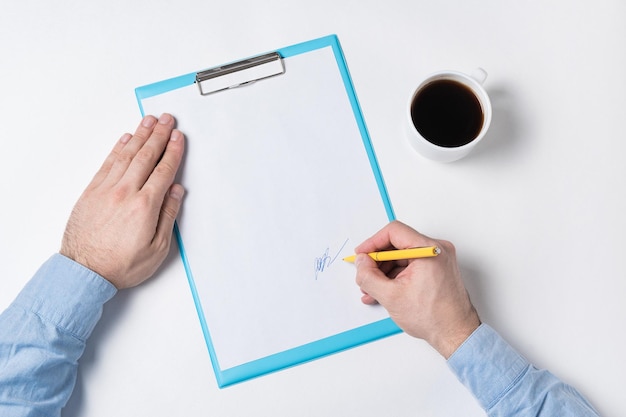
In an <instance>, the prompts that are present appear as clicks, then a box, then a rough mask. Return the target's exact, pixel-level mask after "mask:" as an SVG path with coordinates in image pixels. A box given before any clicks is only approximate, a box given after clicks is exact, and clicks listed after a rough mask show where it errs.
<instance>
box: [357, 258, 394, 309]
mask: <svg viewBox="0 0 626 417" xmlns="http://www.w3.org/2000/svg"><path fill="white" fill-rule="evenodd" d="M354 265H355V266H356V283H357V285H358V286H359V287H360V288H361V291H362V292H363V293H364V294H365V295H364V296H363V297H362V301H363V302H364V303H365V304H374V303H375V302H379V303H380V304H383V305H384V299H385V295H386V294H387V292H388V291H389V289H388V288H389V286H391V285H393V283H392V281H391V280H390V279H389V278H387V276H386V275H385V274H384V273H383V271H381V270H380V269H379V268H378V264H377V263H376V262H375V261H374V260H373V259H372V258H370V257H369V256H368V255H367V254H365V253H360V254H358V255H357V257H356V259H355V261H354Z"/></svg>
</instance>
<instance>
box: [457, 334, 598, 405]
mask: <svg viewBox="0 0 626 417" xmlns="http://www.w3.org/2000/svg"><path fill="white" fill-rule="evenodd" d="M448 365H449V367H450V368H451V369H452V371H453V372H454V373H455V374H456V376H457V377H458V379H459V380H460V381H461V383H463V385H465V386H466V387H467V388H468V389H469V390H470V392H471V393H472V394H473V395H474V397H476V399H477V400H478V402H479V403H480V405H481V406H482V408H483V409H484V410H485V411H486V412H487V414H488V415H489V416H493V417H505V416H519V417H536V416H545V417H548V416H550V417H552V416H561V417H567V416H576V417H586V416H598V414H597V412H596V411H595V410H594V409H593V407H592V406H591V405H590V404H589V403H588V402H587V401H586V400H585V399H584V398H583V397H582V396H581V395H580V394H579V393H578V392H577V391H576V390H574V389H573V388H572V387H571V386H569V385H567V384H564V383H563V382H561V381H560V380H559V379H558V378H556V377H555V376H554V375H552V374H551V373H550V372H548V371H546V370H540V369H536V368H535V367H533V366H532V365H531V364H530V363H528V361H526V359H524V358H523V357H522V356H521V355H520V354H519V353H517V352H516V351H515V350H514V349H513V348H512V347H511V346H510V345H509V344H508V343H506V342H505V341H504V339H502V337H501V336H500V335H499V334H498V333H496V332H495V331H494V330H493V329H492V328H491V327H489V326H488V325H486V324H484V323H483V324H481V325H480V327H478V329H476V331H474V333H473V334H472V335H471V336H470V337H469V338H468V339H467V340H466V341H465V342H464V343H463V344H462V345H461V346H460V347H459V348H458V349H457V351H456V352H455V353H454V354H453V355H452V356H451V357H450V358H449V359H448Z"/></svg>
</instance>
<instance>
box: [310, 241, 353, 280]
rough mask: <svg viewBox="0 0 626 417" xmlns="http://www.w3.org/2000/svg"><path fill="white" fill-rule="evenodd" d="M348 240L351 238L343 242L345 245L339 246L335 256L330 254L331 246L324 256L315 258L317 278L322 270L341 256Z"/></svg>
mask: <svg viewBox="0 0 626 417" xmlns="http://www.w3.org/2000/svg"><path fill="white" fill-rule="evenodd" d="M348 240H350V239H346V241H345V242H343V245H341V247H340V248H339V250H338V251H337V253H336V254H335V256H330V248H329V247H327V248H326V251H324V254H323V255H322V256H320V257H318V258H315V262H314V265H315V279H316V280H317V277H318V275H319V274H320V272H324V271H325V270H326V269H327V268H329V267H330V266H331V265H332V264H333V262H335V260H336V259H337V257H338V256H339V254H340V253H341V251H342V250H343V248H344V247H345V246H346V244H347V243H348Z"/></svg>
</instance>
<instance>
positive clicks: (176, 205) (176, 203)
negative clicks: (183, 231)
mask: <svg viewBox="0 0 626 417" xmlns="http://www.w3.org/2000/svg"><path fill="white" fill-rule="evenodd" d="M184 194H185V189H184V188H183V187H182V186H181V185H180V184H173V185H172V186H171V187H170V189H169V191H168V193H167V194H166V195H165V199H164V200H163V206H162V207H161V214H160V216H159V221H158V224H157V230H156V234H155V240H156V241H157V242H159V244H160V245H162V247H163V248H165V249H167V248H169V246H170V241H171V239H172V230H173V229H174V221H175V220H176V216H178V212H179V211H180V207H181V205H182V202H183V196H184Z"/></svg>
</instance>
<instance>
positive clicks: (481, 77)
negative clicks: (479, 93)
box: [470, 68, 487, 85]
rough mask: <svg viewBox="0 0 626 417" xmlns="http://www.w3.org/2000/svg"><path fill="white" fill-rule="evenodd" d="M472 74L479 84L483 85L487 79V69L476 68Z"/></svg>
mask: <svg viewBox="0 0 626 417" xmlns="http://www.w3.org/2000/svg"><path fill="white" fill-rule="evenodd" d="M470 76H471V77H472V78H473V79H475V80H476V81H477V82H478V84H480V85H482V84H483V83H484V82H485V80H486V79H487V71H485V70H484V69H482V68H476V69H475V70H474V71H472V73H471V74H470Z"/></svg>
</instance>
